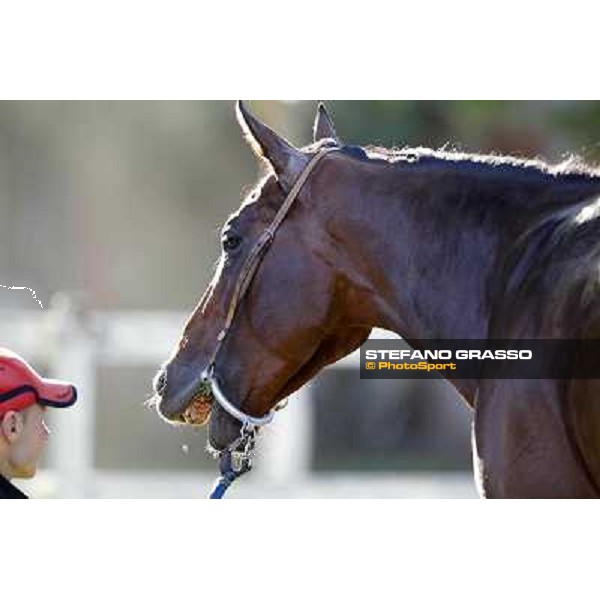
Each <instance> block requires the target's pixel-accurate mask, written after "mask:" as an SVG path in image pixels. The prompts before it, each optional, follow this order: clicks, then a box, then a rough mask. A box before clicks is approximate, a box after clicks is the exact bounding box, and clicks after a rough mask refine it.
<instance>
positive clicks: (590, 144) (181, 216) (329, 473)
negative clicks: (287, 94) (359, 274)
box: [0, 101, 600, 498]
mask: <svg viewBox="0 0 600 600" xmlns="http://www.w3.org/2000/svg"><path fill="white" fill-rule="evenodd" d="M326 105H327V107H328V109H329V111H330V113H331V114H332V116H333V118H334V121H335V125H336V129H337V132H338V134H339V135H340V137H341V138H342V139H343V140H344V141H345V142H347V143H350V144H360V145H365V144H378V145H383V146H387V147H402V146H405V145H412V146H429V147H439V146H441V145H443V144H447V143H449V144H450V145H451V146H452V147H456V148H459V149H461V150H465V151H483V152H488V151H495V152H501V153H510V154H515V155H519V156H528V157H533V156H541V157H544V158H546V159H548V160H550V161H559V160H561V159H563V158H565V157H566V156H567V155H569V154H571V153H576V154H579V155H580V156H582V157H583V158H584V159H586V160H588V161H590V162H595V161H597V160H598V159H599V158H600V145H599V143H600V132H599V130H598V123H600V102H577V101H569V102H566V101H561V102H504V101H498V102H490V101H485V102H480V101H449V102H446V101H328V102H326ZM250 107H251V109H252V110H253V111H254V112H255V114H257V115H258V116H259V117H261V118H262V119H264V120H265V121H266V122H267V123H268V124H269V125H270V126H271V127H272V128H274V129H275V130H277V131H278V132H279V133H281V134H283V135H284V136H285V137H287V138H288V139H289V140H290V141H292V142H294V143H296V144H297V145H304V144H307V143H309V142H310V141H311V128H312V122H313V119H314V114H315V110H316V102H304V101H303V102H289V101H286V102H277V101H254V102H251V103H250ZM257 174H258V165H257V162H256V160H255V158H254V156H253V154H252V153H251V151H250V150H249V148H248V147H247V145H246V144H245V142H244V141H243V139H242V136H241V134H240V131H239V127H238V125H237V123H236V120H235V115H234V104H233V102H173V101H169V102H146V101H144V102H39V101H36V102H1V103H0V211H1V213H0V214H1V217H0V249H1V251H0V284H3V285H6V286H26V287H30V288H33V289H35V291H36V294H37V298H38V299H39V300H40V301H41V302H42V304H43V309H42V308H40V306H39V304H38V303H37V302H36V301H35V299H34V298H33V296H32V294H31V293H30V292H28V291H27V290H8V289H4V288H0V319H1V321H0V323H1V324H0V345H4V346H8V347H10V348H12V349H14V350H16V351H17V352H20V353H22V354H23V355H24V356H26V357H27V358H28V359H30V361H31V362H32V363H33V364H34V365H35V366H36V367H37V368H38V369H40V370H41V371H43V372H44V373H46V374H49V375H53V376H61V377H67V378H72V379H73V380H75V382H76V383H78V385H79V388H80V392H81V401H80V402H79V403H78V405H77V406H76V408H74V409H73V410H72V411H64V412H65V414H62V413H61V414H59V415H55V414H52V415H51V418H50V421H51V422H50V425H51V427H52V428H53V429H54V434H53V436H52V438H51V444H50V448H49V453H48V456H47V457H46V459H45V462H44V465H43V471H42V472H41V473H40V475H39V476H38V477H37V478H36V479H35V480H33V481H32V482H28V483H27V484H26V485H25V486H23V487H26V488H27V489H28V490H29V491H30V492H31V493H32V494H33V495H35V496H37V497H146V498H150V497H203V496H204V495H205V493H206V491H207V487H208V485H209V483H210V481H211V480H212V478H213V477H214V475H215V473H216V471H215V465H214V464H213V462H212V461H211V460H210V459H209V458H208V456H207V455H206V453H205V451H204V447H205V444H206V433H205V431H204V430H199V431H191V430H188V429H186V428H180V427H179V428H176V427H172V426H169V425H167V424H165V423H164V422H162V421H160V419H159V418H158V417H157V415H156V413H155V411H154V410H152V409H149V408H146V407H145V406H144V401H145V400H146V399H147V398H148V397H149V396H150V395H151V380H152V377H153V375H154V373H155V371H156V368H157V366H158V364H159V363H160V362H162V361H163V360H166V358H167V357H168V355H169V353H170V350H171V348H172V347H173V345H174V344H175V342H176V341H177V339H178V337H179V334H180V332H181V329H182V327H183V323H184V321H185V319H186V316H187V315H188V314H189V312H190V311H191V310H192V309H193V307H194V306H195V304H196V302H197V301H198V299H199V297H200V295H201V294H202V292H203V290H204V289H205V286H206V284H207V283H208V281H209V280H210V277H211V275H212V267H213V265H214V262H215V260H216V258H217V257H218V254H219V236H218V232H219V229H220V226H221V225H222V224H223V222H224V221H225V219H226V218H227V216H228V214H229V213H230V212H231V211H233V210H234V209H236V208H237V207H238V206H239V204H240V200H241V198H242V196H243V193H244V191H245V190H247V189H248V188H249V187H250V186H252V185H253V184H254V183H255V181H256V178H257ZM54 412H57V411H54ZM66 413H68V414H66ZM262 438H263V439H262V440H261V448H260V452H259V456H258V459H257V462H256V468H255V470H254V471H253V473H252V474H251V475H250V476H249V477H248V478H247V479H246V480H242V481H241V482H239V483H238V484H237V485H236V486H235V489H233V490H232V494H231V496H232V497H239V498H242V497H263V498H269V497H349V498H352V497H474V496H475V495H476V493H475V488H474V485H473V482H472V475H471V456H470V442H469V440H470V417H469V413H468V411H467V409H466V407H465V406H464V405H463V403H462V401H461V400H460V398H458V396H457V395H456V393H454V392H453V390H452V388H450V386H449V385H446V384H445V383H444V382H443V381H441V380H440V381H429V382H426V381H361V380H360V379H359V374H358V369H357V368H356V366H355V364H354V362H353V361H352V360H351V359H349V360H348V361H346V362H345V363H343V364H342V365H339V366H337V367H335V368H330V369H328V370H327V371H325V372H324V373H322V374H321V375H320V376H319V377H318V378H316V379H315V381H313V382H312V383H311V384H310V385H309V386H307V387H306V388H304V389H303V390H301V392H299V393H298V394H296V396H295V397H293V398H292V399H291V401H290V405H289V408H288V409H287V410H286V411H284V412H283V413H280V414H279V415H278V417H277V419H276V420H275V424H274V425H273V426H272V427H270V428H269V429H268V430H267V431H265V432H264V435H263V436H262Z"/></svg>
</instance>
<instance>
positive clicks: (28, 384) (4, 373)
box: [0, 348, 77, 417]
mask: <svg viewBox="0 0 600 600" xmlns="http://www.w3.org/2000/svg"><path fill="white" fill-rule="evenodd" d="M76 400H77V390H76V389H75V386H74V385H72V384H70V383H68V382H66V381H59V380H58V379H46V378H44V377H41V376H40V375H38V374H37V373H36V372H35V370H34V369H33V367H32V366H31V365H29V364H28V363H27V362H26V361H25V360H24V359H23V358H21V357H20V356H19V355H18V354H16V353H15V352H12V351H11V350H8V349H6V348H0V417H2V416H3V415H4V414H6V413H7V412H8V411H9V410H24V409H25V408H27V407H28V406H31V405H32V404H35V403H36V402H37V403H38V404H42V405H43V406H52V407H54V408H66V407H67V406H72V405H73V404H75V401H76Z"/></svg>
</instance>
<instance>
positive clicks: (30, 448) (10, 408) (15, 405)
mask: <svg viewBox="0 0 600 600" xmlns="http://www.w3.org/2000/svg"><path fill="white" fill-rule="evenodd" d="M76 400H77V390H76V389H75V386H73V385H72V384H70V383H67V382H66V381H58V380H57V379H46V378H44V377H41V376H40V375H38V373H36V372H35V370H34V369H33V367H31V366H30V365H29V364H27V362H26V361H25V360H23V358H21V357H20V356H19V355H18V354H15V353H14V352H11V351H10V350H7V349H5V348H0V498H27V496H26V495H25V494H23V492H21V490H19V489H18V488H16V487H15V486H14V485H13V484H12V483H11V479H15V478H22V479H29V478H31V477H33V476H34V475H35V473H36V470H37V463H38V461H39V459H40V458H41V456H42V453H43V451H44V448H45V446H46V442H47V441H48V433H49V431H48V428H47V427H46V424H45V423H44V413H45V411H46V409H47V407H49V406H50V407H53V408H66V407H67V406H72V405H73V404H75V401H76Z"/></svg>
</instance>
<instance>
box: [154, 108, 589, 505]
mask: <svg viewBox="0 0 600 600" xmlns="http://www.w3.org/2000/svg"><path fill="white" fill-rule="evenodd" d="M238 119H239V121H240V124H241V126H242V128H243V130H244V132H245V134H246V137H247V138H248V140H249V142H250V145H251V147H252V148H253V150H254V152H255V153H256V154H257V155H258V156H259V157H260V158H261V159H263V160H264V161H265V162H266V163H267V164H268V166H269V167H270V174H269V175H268V176H267V177H265V178H264V179H263V180H262V181H260V182H259V184H258V185H257V186H256V187H255V189H254V191H253V192H252V193H251V194H250V195H249V196H248V198H247V199H246V200H245V201H244V202H243V204H242V206H241V208H240V209H239V210H238V211H237V212H236V213H235V214H233V215H232V216H231V217H230V219H229V220H228V222H227V223H226V225H225V227H224V228H223V232H222V242H223V250H222V253H221V257H220V261H219V265H218V268H217V271H216V273H215V276H214V278H213V280H212V283H211V284H210V285H209V288H208V290H207V291H206V293H205V295H204V297H203V298H202V299H201V301H200V303H199V305H198V307H197V308H196V310H195V311H194V313H193V314H192V316H191V318H190V319H189V321H188V323H187V325H186V327H185V331H184V332H183V336H182V338H181V341H180V342H179V346H178V348H177V349H176V352H175V353H174V355H173V357H172V358H171V359H170V360H169V362H168V363H167V364H166V365H165V366H164V368H163V370H162V371H161V372H160V373H159V375H158V376H157V378H156V380H155V387H156V391H157V396H158V397H159V405H158V408H159V411H160V413H161V415H162V416H164V417H165V418H166V419H169V420H173V421H185V422H188V423H191V424H200V423H203V422H205V421H206V420H207V419H208V418H209V417H210V424H209V440H210V443H211V445H212V446H213V447H214V448H216V449H222V448H224V447H226V446H227V445H228V444H230V443H231V442H232V441H233V440H234V439H235V438H236V437H237V435H238V433H239V429H240V423H239V422H238V421H237V420H236V419H235V418H234V417H232V416H231V414H230V413H229V412H226V411H225V410H223V408H222V406H221V405H220V404H217V403H214V402H212V399H211V397H210V395H209V394H208V392H207V388H206V386H205V384H204V383H203V382H202V380H201V374H202V372H203V371H204V370H205V369H206V368H207V366H208V364H207V363H208V362H209V360H210V357H211V355H212V354H213V353H214V349H215V347H216V346H217V344H218V340H217V338H218V336H219V332H220V330H221V329H222V327H223V323H224V321H225V319H226V314H227V311H228V309H229V303H230V300H231V296H232V294H233V293H234V287H235V285H236V281H237V280H238V277H239V275H240V270H241V269H242V265H243V263H244V261H245V259H246V257H247V254H248V253H249V252H250V251H251V248H252V247H253V246H254V244H255V242H256V240H257V239H258V238H259V236H261V234H262V233H263V232H264V230H265V229H266V228H267V226H268V225H269V224H270V222H271V221H272V219H273V217H274V215H275V214H276V212H277V211H278V209H279V208H280V206H281V205H282V203H283V202H284V198H285V197H286V196H287V194H288V193H289V192H290V190H291V188H292V186H293V185H294V182H295V181H296V180H297V178H298V177H299V176H300V174H301V173H303V172H304V171H305V169H306V166H307V164H308V162H309V161H310V159H311V158H312V157H313V156H315V154H316V153H318V152H319V151H322V150H323V148H326V147H327V148H334V150H333V151H331V152H330V153H328V154H327V155H326V156H324V157H323V158H322V159H321V160H320V162H319V163H318V164H317V165H316V166H315V167H314V169H313V170H312V172H311V173H310V174H309V176H308V178H307V181H306V183H305V184H304V185H303V187H302V189H301V190H300V193H299V195H298V198H297V200H296V201H295V204H294V205H293V207H292V208H291V210H290V211H289V213H288V214H287V215H286V217H285V219H284V220H283V221H282V223H281V225H280V227H279V228H278V230H277V232H276V234H275V237H274V240H273V242H272V244H271V246H270V247H269V248H268V250H267V251H266V253H265V254H264V257H263V260H262V262H261V263H260V265H259V266H258V269H257V271H256V274H255V275H254V279H253V280H252V282H251V285H250V286H249V288H248V291H247V293H246V295H245V296H244V297H243V299H242V301H241V303H240V305H239V307H238V309H237V312H236V314H235V318H234V319H233V321H232V324H231V328H230V330H229V332H228V333H227V336H226V337H225V338H224V339H223V340H222V346H221V347H220V349H219V353H218V355H217V356H216V359H215V368H214V372H215V374H216V375H215V376H216V378H218V382H219V384H220V386H221V389H222V390H223V391H224V394H225V395H226V396H227V398H228V399H229V401H230V402H231V404H232V405H234V406H235V407H237V408H238V409H239V410H241V411H242V412H243V413H245V414H247V415H252V416H256V417H259V416H261V415H264V414H266V413H268V412H269V410H270V409H272V408H273V407H274V406H275V405H276V404H277V403H278V402H279V401H280V400H282V399H284V398H285V397H286V396H288V395H289V394H291V393H292V392H293V391H294V390H296V389H298V388H299V387H300V386H301V385H302V384H303V383H305V382H306V381H308V380H309V379H311V378H312V377H313V376H314V375H315V374H316V373H318V372H319V371H320V370H321V369H322V368H323V367H324V366H325V365H327V364H329V363H332V362H334V361H336V360H338V359H339V358H340V357H343V356H344V355H346V354H348V353H350V352H352V351H353V350H355V349H356V348H357V347H358V346H360V345H361V343H362V342H363V341H364V340H365V339H366V338H367V337H368V335H369V332H370V331H371V329H372V328H373V327H381V328H385V329H389V330H392V331H395V332H397V333H398V334H400V335H401V336H402V337H404V338H405V339H408V340H418V339H419V338H421V339H423V338H440V339H441V338H445V339H448V338H463V339H464V338H478V339H486V338H491V337H495V338H528V339H534V338H595V337H598V336H599V335H600V328H599V326H600V320H599V317H600V310H599V309H600V302H599V301H598V299H599V298H600V296H599V295H598V286H599V285H600V175H599V174H598V173H594V172H593V171H591V170H590V169H586V168H584V167H578V166H576V165H560V166H555V167H551V166H548V165H546V164H544V163H541V162H537V161H523V160H517V159H513V158H505V157H495V156H494V157H490V156H479V155H462V154H458V153H449V152H441V151H431V150H425V149H403V150H400V151H396V152H392V151H387V150H381V149H362V148H356V147H349V146H345V145H343V144H342V143H341V142H340V140H339V139H338V138H337V136H336V133H335V131H334V128H333V125H332V123H331V120H330V118H329V117H328V115H327V113H326V112H325V110H324V108H323V107H320V108H319V111H318V114H317V119H316V122H315V128H314V135H315V137H314V143H313V144H312V145H310V146H308V147H305V148H302V149H296V148H295V147H293V146H292V145H291V144H289V143H288V142H287V141H285V140H284V139H282V138H281V137H279V136H278V135H277V134H275V133H274V132H273V131H271V130H270V129H269V128H267V127H266V126H265V125H264V124H263V123H261V122H260V121H259V120H257V119H256V118H255V117H254V116H252V115H251V114H250V113H249V112H248V111H247V110H246V108H245V107H244V106H243V105H241V104H240V105H239V106H238ZM452 383H453V384H454V385H455V386H456V388H457V389H458V390H459V392H460V393H461V394H462V396H463V397H464V399H465V400H466V402H467V403H468V404H469V405H470V406H471V407H472V408H473V410H474V421H473V457H474V467H475V474H476V480H477V483H478V487H479V489H480V491H481V493H482V494H483V495H485V496H486V497H598V496H600V384H599V381H598V380H579V381H575V380H570V381H569V380H556V381H555V380H486V381H474V380H456V381H452Z"/></svg>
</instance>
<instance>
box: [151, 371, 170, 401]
mask: <svg viewBox="0 0 600 600" xmlns="http://www.w3.org/2000/svg"><path fill="white" fill-rule="evenodd" d="M166 387H167V371H166V370H165V369H162V370H161V371H160V372H159V373H157V374H156V377H155V378H154V391H155V392H156V393H157V394H158V395H159V396H162V394H163V392H164V391H165V388H166Z"/></svg>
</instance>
